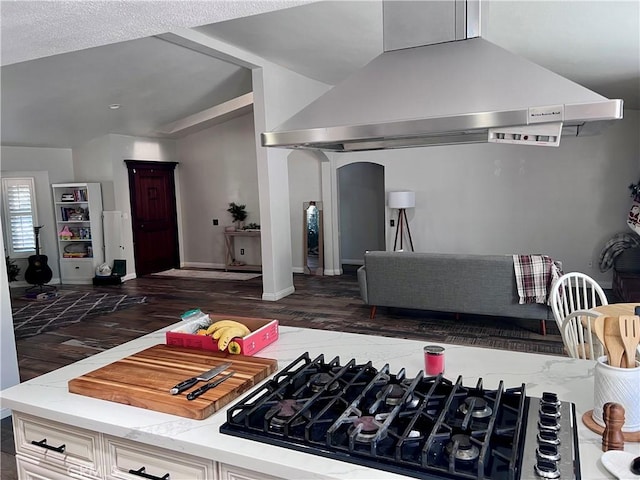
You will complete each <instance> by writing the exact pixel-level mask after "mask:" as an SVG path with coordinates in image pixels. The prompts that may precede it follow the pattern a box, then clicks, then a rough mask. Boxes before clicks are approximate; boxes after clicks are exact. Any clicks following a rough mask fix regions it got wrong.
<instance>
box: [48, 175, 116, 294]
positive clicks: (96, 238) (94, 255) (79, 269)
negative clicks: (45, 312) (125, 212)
mask: <svg viewBox="0 0 640 480" xmlns="http://www.w3.org/2000/svg"><path fill="white" fill-rule="evenodd" d="M51 188H52V189H53V204H54V209H55V214H56V235H57V239H58V256H59V258H60V278H61V280H62V283H69V284H81V283H91V281H92V279H93V276H94V274H95V269H96V267H97V266H98V265H100V264H101V263H102V262H103V261H104V243H103V234H102V191H101V189H100V184H99V183H58V184H53V185H52V186H51Z"/></svg>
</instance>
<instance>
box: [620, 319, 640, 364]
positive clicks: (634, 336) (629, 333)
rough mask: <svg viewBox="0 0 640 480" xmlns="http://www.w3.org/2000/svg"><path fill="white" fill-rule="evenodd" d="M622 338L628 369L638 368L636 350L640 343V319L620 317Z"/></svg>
mask: <svg viewBox="0 0 640 480" xmlns="http://www.w3.org/2000/svg"><path fill="white" fill-rule="evenodd" d="M620 337H621V338H622V344H623V345H624V352H625V356H626V360H627V362H626V366H627V368H634V367H635V366H636V348H637V347H638V343H640V317H639V316H637V315H620Z"/></svg>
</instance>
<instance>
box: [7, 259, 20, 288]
mask: <svg viewBox="0 0 640 480" xmlns="http://www.w3.org/2000/svg"><path fill="white" fill-rule="evenodd" d="M4 259H5V262H6V263H7V277H9V281H10V282H15V281H16V280H18V275H20V267H19V266H18V265H16V262H15V261H14V260H12V259H11V258H10V257H5V258H4Z"/></svg>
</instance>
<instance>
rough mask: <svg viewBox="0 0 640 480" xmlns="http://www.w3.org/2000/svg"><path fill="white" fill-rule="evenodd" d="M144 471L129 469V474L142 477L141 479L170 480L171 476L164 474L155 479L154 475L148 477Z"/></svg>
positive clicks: (143, 469) (142, 469)
mask: <svg viewBox="0 0 640 480" xmlns="http://www.w3.org/2000/svg"><path fill="white" fill-rule="evenodd" d="M145 470H146V469H145V468H144V467H140V468H139V469H138V470H134V469H130V470H129V473H130V474H132V475H138V476H139V477H142V478H148V479H150V480H169V479H170V478H171V476H170V475H169V474H168V473H165V474H164V475H163V476H162V477H156V476H155V475H149V474H148V473H144V472H145Z"/></svg>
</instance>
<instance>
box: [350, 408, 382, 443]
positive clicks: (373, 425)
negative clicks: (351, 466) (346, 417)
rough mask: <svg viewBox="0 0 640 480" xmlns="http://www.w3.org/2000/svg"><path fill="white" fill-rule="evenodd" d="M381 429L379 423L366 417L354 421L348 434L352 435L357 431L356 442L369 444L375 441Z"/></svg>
mask: <svg viewBox="0 0 640 480" xmlns="http://www.w3.org/2000/svg"><path fill="white" fill-rule="evenodd" d="M379 429H380V423H378V422H377V421H376V419H375V418H374V417H371V416H368V415H365V416H362V417H357V418H355V419H354V420H353V423H352V424H351V427H350V428H349V431H348V433H349V435H351V434H352V433H353V432H354V431H357V433H356V438H355V439H356V441H358V442H363V443H369V442H371V440H373V439H374V437H375V436H376V434H377V433H378V430H379Z"/></svg>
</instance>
